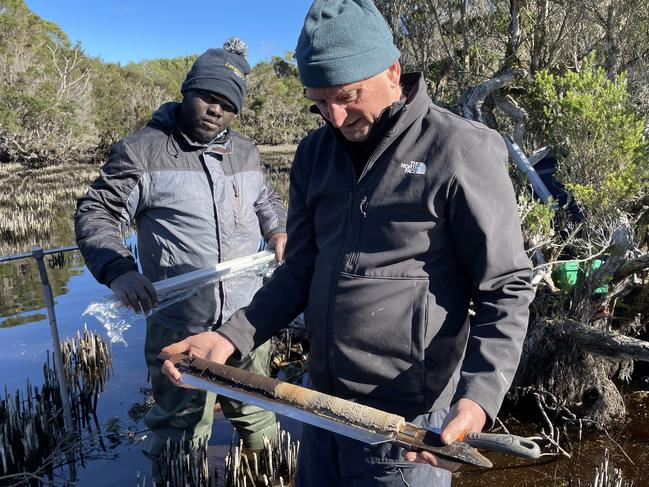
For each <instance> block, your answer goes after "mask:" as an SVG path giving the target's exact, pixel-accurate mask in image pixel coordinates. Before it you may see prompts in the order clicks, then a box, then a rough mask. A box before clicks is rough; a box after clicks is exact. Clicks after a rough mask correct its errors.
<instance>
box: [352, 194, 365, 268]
mask: <svg viewBox="0 0 649 487" xmlns="http://www.w3.org/2000/svg"><path fill="white" fill-rule="evenodd" d="M367 206H368V202H367V195H365V196H363V199H362V200H361V203H360V204H359V205H358V209H359V210H360V212H361V216H362V217H363V218H361V221H360V224H359V225H358V236H359V239H360V238H361V236H362V235H363V228H364V227H365V220H366V219H367ZM360 254H361V253H360V251H358V250H357V251H356V252H354V253H353V254H352V256H351V258H350V259H349V263H350V264H351V267H356V264H358V259H359V257H360Z"/></svg>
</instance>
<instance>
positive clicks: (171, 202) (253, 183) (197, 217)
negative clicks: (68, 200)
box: [75, 103, 286, 333]
mask: <svg viewBox="0 0 649 487" xmlns="http://www.w3.org/2000/svg"><path fill="white" fill-rule="evenodd" d="M178 108H179V105H178V103H166V104H164V105H162V106H161V107H160V108H159V109H158V110H157V111H156V113H155V114H154V115H153V118H152V120H151V121H150V122H149V123H148V125H147V126H146V127H145V128H143V129H142V130H139V131H137V132H135V133H134V134H132V135H129V136H127V137H125V138H123V139H121V140H120V141H119V142H117V143H116V144H115V145H114V147H113V149H112V151H111V154H110V156H109V159H108V162H107V163H106V164H105V165H104V166H103V167H102V170H101V174H100V176H99V177H98V178H97V179H96V180H95V182H94V183H93V184H92V186H91V187H90V190H89V191H88V193H87V194H86V195H85V196H83V197H82V198H80V199H79V202H78V205H77V213H76V217H75V229H76V235H77V243H78V245H79V248H80V250H81V253H82V254H83V256H84V258H85V260H86V264H87V266H88V268H89V269H90V271H91V272H92V274H93V275H94V276H95V278H96V279H97V280H98V281H99V282H100V283H103V284H107V285H109V284H110V282H111V281H112V280H113V279H115V278H116V277H118V276H120V275H122V274H124V273H125V272H127V271H130V270H137V266H136V264H135V261H134V259H133V256H132V255H131V253H130V252H129V251H128V249H127V248H126V247H125V246H124V243H123V239H122V231H121V230H122V229H123V227H124V225H128V224H130V222H132V221H135V222H136V227H137V244H138V256H139V259H140V264H141V266H142V272H143V273H144V275H146V276H147V277H148V278H149V279H150V280H151V281H159V280H162V279H166V278H169V277H173V276H177V275H180V274H184V273H186V272H189V271H193V270H196V269H200V268H203V267H207V266H211V265H214V264H216V263H218V262H221V261H224V260H229V259H232V258H235V257H241V256H244V255H248V254H252V253H254V252H256V251H257V250H258V249H259V246H260V243H261V238H262V236H263V238H265V239H268V238H270V237H271V236H272V235H273V234H275V233H277V232H283V231H285V226H286V210H285V208H284V206H283V204H282V202H281V199H280V198H279V196H278V195H277V193H276V192H275V190H274V189H273V187H272V186H271V185H269V184H268V182H267V181H266V177H265V170H264V166H263V164H262V163H261V161H260V156H259V151H258V150H257V148H256V147H255V146H254V145H253V144H252V143H251V142H250V141H249V140H248V139H246V138H245V137H243V136H242V135H240V134H238V133H237V132H235V131H234V130H229V135H228V136H227V137H225V138H223V139H222V140H220V141H219V142H218V143H212V144H208V145H199V144H194V143H192V142H191V141H189V140H188V139H187V138H186V137H185V136H184V135H183V134H182V133H181V132H180V131H179V129H178V127H177V124H176V113H177V111H178ZM260 284H261V282H260V278H258V277H242V278H237V279H232V280H228V281H226V282H224V283H223V284H222V285H221V286H215V287H208V288H207V289H204V290H202V291H200V292H199V293H198V294H197V295H195V296H192V297H191V298H189V299H187V300H185V301H183V302H182V303H180V304H178V305H174V306H171V307H169V308H166V309H163V310H160V311H159V312H157V313H155V314H154V315H153V316H152V317H151V320H152V321H153V322H154V323H157V324H160V325H163V326H166V327H168V328H178V329H184V330H187V331H190V332H192V333H196V332H200V331H204V330H206V329H210V328H211V327H212V326H213V325H214V324H216V323H218V322H219V320H221V319H222V320H226V319H227V318H228V317H229V316H230V315H231V314H232V313H233V312H234V311H235V310H237V309H239V308H240V307H242V306H245V305H246V304H248V303H249V302H250V299H251V298H252V295H253V294H254V292H255V291H256V290H257V289H258V288H259V286H260Z"/></svg>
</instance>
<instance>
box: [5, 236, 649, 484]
mask: <svg viewBox="0 0 649 487" xmlns="http://www.w3.org/2000/svg"><path fill="white" fill-rule="evenodd" d="M70 240H71V237H70V236H69V235H68V236H67V238H65V239H64V240H62V241H58V242H50V243H49V244H48V245H51V246H63V245H70V244H71V242H70ZM46 262H49V263H51V265H50V266H48V273H49V278H50V281H51V283H52V286H53V290H54V295H55V303H56V313H57V321H58V325H59V335H60V337H61V340H63V339H64V338H65V337H73V336H74V335H76V333H77V331H79V330H81V331H82V330H83V327H84V325H87V327H88V328H89V329H90V330H95V331H97V332H98V333H101V334H102V335H103V336H106V331H105V330H104V329H103V327H102V326H101V325H100V324H99V323H98V322H96V321H95V320H94V318H91V317H82V314H83V311H84V310H85V309H86V307H87V306H88V304H89V303H91V302H92V301H96V300H98V299H101V298H102V297H104V296H107V295H108V294H109V293H110V290H109V289H108V288H106V287H104V286H101V285H99V284H97V283H96V281H95V280H94V278H93V277H92V276H91V275H90V273H89V272H88V270H87V269H86V268H85V267H84V265H83V260H82V259H81V257H80V255H79V253H78V252H69V253H66V254H64V257H60V256H49V257H47V258H46ZM144 331H145V326H144V319H143V318H140V319H138V320H137V321H136V322H135V323H134V324H133V326H131V328H129V329H128V330H127V331H125V333H124V338H125V340H126V342H127V343H128V346H126V347H125V346H123V345H122V344H113V345H112V347H111V352H112V361H113V372H112V374H111V377H110V379H109V380H108V383H107V385H106V391H105V392H104V393H103V394H102V396H101V397H100V399H99V403H98V407H97V415H98V421H99V424H100V425H101V427H102V434H103V435H104V436H103V439H104V444H105V449H102V448H101V447H100V446H99V444H96V445H95V447H93V448H91V450H92V451H91V450H89V451H86V452H85V462H84V465H78V467H77V478H78V480H77V485H80V486H93V487H101V486H117V485H120V486H121V485H124V486H129V485H136V484H137V482H138V480H137V479H138V473H139V474H140V475H144V476H146V477H147V478H149V472H150V465H149V461H148V460H147V459H146V458H145V457H144V456H143V455H142V454H141V452H140V445H139V440H140V439H141V438H142V437H143V435H145V434H146V428H145V427H144V425H143V422H142V415H143V412H144V411H145V410H146V404H147V401H149V400H150V399H149V397H148V394H147V391H148V385H147V382H146V367H145V364H144V359H143V357H142V350H143V346H144ZM51 349H52V343H51V338H50V331H49V323H48V321H47V312H46V310H45V309H44V305H43V301H42V297H41V287H40V281H39V278H38V271H37V268H36V265H35V262H34V261H33V259H31V258H30V259H25V260H21V261H16V262H12V263H4V264H0V371H2V377H3V384H4V387H5V388H6V390H7V391H8V392H9V393H14V392H15V391H16V390H20V391H21V393H22V391H24V390H25V388H26V384H27V381H28V380H29V381H30V382H31V383H32V384H34V385H40V384H42V383H43V371H42V368H43V364H44V362H45V360H46V359H47V351H48V350H51ZM639 384H640V385H644V386H646V384H644V383H642V382H640V383H639ZM645 388H647V387H645ZM638 389H639V388H638V387H636V388H635V390H629V392H628V394H627V396H626V403H627V408H628V411H629V417H628V418H627V420H626V421H625V422H623V423H621V424H619V425H616V426H615V427H614V428H612V429H611V430H609V431H608V433H603V432H593V431H587V430H584V432H583V438H582V441H581V442H579V441H578V439H577V432H575V431H572V432H571V433H569V438H570V442H571V443H568V440H567V439H565V438H564V439H563V440H562V442H561V444H562V446H563V447H564V448H566V449H570V451H571V452H572V458H571V459H568V458H565V457H561V456H559V457H542V458H541V459H539V460H537V461H530V460H522V459H516V458H513V457H506V456H503V455H498V454H492V453H489V454H488V456H489V458H490V459H492V461H493V462H494V468H493V469H491V470H477V469H470V468H465V469H463V470H462V472H461V473H459V474H458V475H457V476H456V478H455V480H454V485H455V486H458V485H459V486H469V487H471V486H475V487H478V486H480V487H482V486H489V487H494V486H501V485H503V486H508V487H514V486H568V485H574V486H576V485H583V486H587V485H588V484H589V483H590V482H591V481H592V479H593V476H594V472H595V470H596V468H597V467H599V465H600V463H601V462H602V460H603V458H604V450H605V449H608V450H609V455H610V461H611V464H612V465H613V466H615V467H617V468H621V469H622V476H623V478H624V480H626V481H633V482H634V485H635V486H645V485H647V486H649V467H647V465H649V407H648V405H649V400H648V398H647V394H646V393H644V392H642V391H640V390H638ZM504 416H506V415H504ZM505 422H506V424H507V425H508V427H509V428H510V430H511V432H512V433H517V434H529V435H532V434H535V433H536V432H537V431H538V430H539V427H538V426H536V425H522V424H518V423H517V422H516V421H515V420H513V419H510V420H505ZM284 426H285V427H286V428H287V429H289V430H290V431H291V433H292V434H295V433H297V432H299V426H298V425H295V424H290V423H285V424H284ZM231 439H232V428H231V427H230V425H229V424H228V423H227V421H225V420H224V419H223V418H222V417H220V418H219V419H218V420H217V421H216V422H215V425H214V429H213V435H212V439H211V441H210V445H211V446H210V448H209V455H210V457H211V464H212V465H216V464H219V463H222V461H223V457H224V456H225V454H226V453H227V452H228V450H229V445H230V442H231ZM540 443H541V444H542V445H543V451H544V452H546V451H551V448H550V447H549V446H548V445H547V444H543V442H542V441H541V442H540ZM67 473H68V470H67V469H63V470H61V471H60V472H59V474H60V476H59V477H58V478H55V481H56V485H64V483H65V482H64V479H65V478H66V476H67ZM221 474H222V470H221V472H220V475H219V477H220V478H223V477H222V475H221ZM578 481H580V482H581V484H579V483H578ZM0 484H2V481H0ZM3 485H4V484H3ZM147 485H150V483H149V482H147Z"/></svg>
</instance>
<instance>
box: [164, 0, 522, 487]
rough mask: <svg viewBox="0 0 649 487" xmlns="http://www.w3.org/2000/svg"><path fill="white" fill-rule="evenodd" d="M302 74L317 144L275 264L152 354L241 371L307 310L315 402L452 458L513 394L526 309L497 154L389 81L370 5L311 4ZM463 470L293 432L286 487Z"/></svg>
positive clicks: (387, 481) (416, 93)
mask: <svg viewBox="0 0 649 487" xmlns="http://www.w3.org/2000/svg"><path fill="white" fill-rule="evenodd" d="M296 59H297V63H298V68H299V73H300V79H301V81H302V84H303V85H304V86H305V89H306V95H307V96H308V97H309V98H310V99H311V100H313V101H314V102H315V106H314V111H316V112H318V113H320V114H321V115H322V117H323V118H324V120H325V122H326V126H324V127H322V128H320V129H318V130H315V131H314V132H312V133H311V134H309V135H308V136H307V137H306V138H305V139H304V140H303V141H302V142H301V143H300V145H299V147H298V149H297V152H296V155H295V160H294V163H293V168H292V171H291V188H290V198H289V215H288V225H287V228H288V234H289V239H288V244H287V247H286V261H285V264H284V265H283V266H282V268H281V269H279V270H278V272H276V273H275V274H274V276H273V278H272V279H271V280H270V281H269V282H268V283H267V284H266V285H265V286H264V287H263V288H262V289H261V290H260V291H259V292H257V294H256V295H255V297H254V299H253V301H252V302H251V304H250V305H249V306H248V307H247V308H245V309H243V310H240V311H239V312H237V313H235V314H234V315H233V316H232V317H231V318H230V320H228V322H226V323H224V324H223V326H221V327H220V328H219V329H218V330H217V331H216V332H210V333H204V334H200V335H197V336H195V337H192V338H190V339H187V340H184V341H183V342H180V343H178V344H175V345H172V346H170V347H167V348H166V349H165V350H164V351H163V352H166V353H179V352H183V351H189V352H191V353H193V354H194V355H196V356H204V357H207V358H208V359H210V360H215V361H219V362H222V361H224V360H225V359H227V358H228V357H229V356H230V355H231V354H233V353H239V354H244V355H245V354H246V353H248V351H249V350H251V349H252V348H254V347H255V346H256V345H257V344H258V343H260V342H261V341H263V340H264V339H266V338H267V337H268V336H270V335H271V334H272V333H273V332H274V330H275V329H276V328H277V327H281V326H283V325H284V324H285V323H287V322H288V321H290V320H291V319H292V318H293V317H294V316H295V315H296V314H298V313H299V312H301V311H302V310H304V309H305V308H306V315H305V318H306V322H307V325H308V330H309V337H310V342H311V351H310V356H309V373H310V378H311V381H312V386H313V387H314V388H315V389H317V390H319V391H322V392H326V393H329V394H333V395H336V396H339V397H344V398H347V399H351V400H355V401H358V402H359V403H363V404H367V405H370V406H373V407H377V408H379V409H383V410H386V411H389V412H393V413H397V414H400V415H403V416H405V417H406V418H407V419H408V420H409V421H413V422H415V423H416V424H419V425H421V426H432V427H441V428H442V429H443V430H442V440H443V441H445V442H446V443H450V442H453V441H455V440H456V439H457V438H459V437H461V435H462V434H463V433H465V432H467V431H480V430H482V428H483V427H484V425H485V424H486V422H487V420H489V422H490V423H491V422H493V421H494V419H495V417H496V414H497V413H498V410H499V408H500V405H501V402H502V399H503V397H504V395H505V393H506V391H507V390H508V388H509V386H510V384H511V381H512V379H513V377H514V373H515V371H516V368H517V365H518V361H519V358H520V353H521V348H522V345H523V340H524V337H525V332H526V327H527V319H528V305H529V303H530V301H531V300H532V298H533V290H532V287H531V285H530V279H531V268H530V263H529V260H528V259H527V256H526V255H525V252H524V250H523V242H522V237H521V231H520V223H519V220H518V214H517V207H516V201H515V197H514V192H513V189H512V185H511V182H510V180H509V177H508V174H507V152H506V150H505V147H504V144H503V141H502V139H501V137H500V136H499V135H498V134H497V133H496V132H494V131H492V130H490V129H488V128H487V127H485V126H484V125H482V124H479V123H474V122H470V121H467V120H464V119H462V118H460V117H458V116H456V115H454V114H452V113H450V112H448V111H446V110H443V109H441V108H439V107H437V106H435V105H434V104H433V103H432V101H431V100H430V98H429V97H428V95H427V93H426V83H425V81H424V79H423V77H422V76H421V74H419V73H412V74H404V75H402V74H401V66H400V64H399V51H398V50H397V48H396V47H395V46H394V44H393V41H392V35H391V33H390V31H389V28H388V26H387V24H386V23H385V20H384V19H383V18H382V16H381V15H380V13H379V12H378V10H377V9H376V7H375V5H374V4H373V3H372V2H371V1H370V0H353V1H350V0H316V1H315V2H314V3H313V5H312V6H311V9H310V10H309V12H308V14H307V16H306V19H305V22H304V27H303V29H302V32H301V35H300V38H299V40H298V45H297V49H296ZM289 290H290V292H289ZM471 303H472V308H473V310H474V312H475V313H474V315H473V316H470V315H469V305H470V304H471ZM270 316H272V320H271V319H269V317H270ZM163 369H164V371H165V373H166V374H167V375H168V376H169V377H170V378H172V379H173V380H178V378H179V374H178V371H177V370H176V369H175V368H174V367H173V365H172V364H171V363H170V362H168V361H167V362H165V364H164V366H163ZM404 457H405V460H408V461H404ZM420 463H424V464H428V465H420ZM431 465H432V466H433V468H431ZM438 467H439V468H438ZM458 467H459V466H458V465H457V464H455V463H452V462H448V461H445V460H443V459H440V458H437V457H435V456H433V455H430V454H428V453H425V452H424V453H415V452H404V451H402V450H401V449H400V448H398V447H396V446H394V445H389V444H383V445H376V446H371V445H364V444H361V443H359V442H357V441H354V440H350V439H347V438H343V437H340V436H338V435H335V434H333V433H329V432H326V431H323V430H319V429H318V428H314V427H310V426H306V425H305V426H304V428H303V435H302V443H301V450H300V458H299V465H298V474H297V482H298V484H299V485H303V486H310V487H312V486H319V485H323V486H324V485H337V486H350V485H354V486H365V485H367V486H370V485H389V486H392V485H410V486H415V485H422V486H423V485H426V486H447V485H449V484H450V472H449V471H453V470H456V469H457V468H458Z"/></svg>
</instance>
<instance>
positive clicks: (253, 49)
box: [25, 0, 311, 65]
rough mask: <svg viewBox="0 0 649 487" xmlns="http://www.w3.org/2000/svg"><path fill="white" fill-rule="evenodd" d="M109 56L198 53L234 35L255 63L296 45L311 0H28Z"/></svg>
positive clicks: (92, 50) (89, 49) (87, 47)
mask: <svg viewBox="0 0 649 487" xmlns="http://www.w3.org/2000/svg"><path fill="white" fill-rule="evenodd" d="M25 3H26V4H27V6H28V7H29V8H30V9H31V10H32V11H33V12H34V13H36V14H37V15H38V16H39V17H41V18H43V19H45V20H49V21H51V22H54V23H55V24H57V25H58V26H59V27H61V28H62V29H63V31H64V32H65V33H66V35H67V36H68V37H69V38H70V40H71V41H72V43H73V44H74V43H76V42H77V41H78V42H80V43H81V46H82V48H83V49H84V51H85V53H86V54H87V55H89V56H92V57H99V58H101V59H102V60H103V61H106V62H119V63H121V64H127V63H128V62H130V61H133V62H139V61H143V60H145V59H155V58H161V57H165V58H169V57H176V56H187V55H190V54H200V53H202V52H203V51H205V50H206V49H208V48H210V47H222V45H223V42H224V41H226V40H227V39H228V38H230V37H232V36H235V35H236V36H239V37H241V38H242V39H243V40H244V41H245V42H246V44H247V45H248V61H249V62H250V63H251V64H253V65H254V64H256V63H257V62H259V61H263V60H268V59H270V58H271V56H283V55H284V54H285V53H286V51H289V50H290V51H292V50H294V49H295V45H296V43H297V38H298V36H299V34H300V29H301V28H302V23H303V21H304V16H305V15H306V12H307V10H308V9H309V5H310V4H311V0H234V1H229V2H224V1H220V0H212V1H207V0H184V1H182V0H181V1H171V0H157V1H155V0H130V1H126V0H25Z"/></svg>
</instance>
